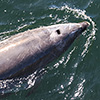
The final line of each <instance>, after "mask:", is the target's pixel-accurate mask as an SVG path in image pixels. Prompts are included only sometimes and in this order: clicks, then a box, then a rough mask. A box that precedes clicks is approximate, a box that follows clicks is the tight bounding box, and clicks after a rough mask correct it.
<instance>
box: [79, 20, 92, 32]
mask: <svg viewBox="0 0 100 100" xmlns="http://www.w3.org/2000/svg"><path fill="white" fill-rule="evenodd" d="M79 24H80V26H81V28H82V31H84V30H86V29H87V28H88V27H89V26H90V23H89V22H87V21H84V22H81V23H79Z"/></svg>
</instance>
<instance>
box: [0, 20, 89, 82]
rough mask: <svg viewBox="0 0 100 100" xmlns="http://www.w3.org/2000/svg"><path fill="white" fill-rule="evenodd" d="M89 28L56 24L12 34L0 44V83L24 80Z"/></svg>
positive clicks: (82, 25) (76, 24) (82, 23)
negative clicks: (20, 78) (22, 77)
mask: <svg viewBox="0 0 100 100" xmlns="http://www.w3.org/2000/svg"><path fill="white" fill-rule="evenodd" d="M88 26H89V23H88V22H86V21H84V22H81V23H66V24H57V25H51V26H46V27H40V28H36V29H32V30H28V31H25V32H22V33H19V34H16V35H14V36H12V37H10V38H8V39H6V40H4V41H1V42H0V80H3V79H9V78H14V77H21V76H26V75H28V74H29V73H32V72H35V71H36V70H38V69H41V68H43V67H45V66H46V65H47V64H48V63H50V62H51V61H52V60H54V59H55V58H57V57H59V56H60V55H61V54H62V53H64V52H65V51H66V50H67V49H68V48H69V46H70V45H71V44H72V43H73V41H74V40H75V39H76V38H77V37H78V36H79V35H80V34H81V33H82V32H83V31H84V30H86V29H87V27H88Z"/></svg>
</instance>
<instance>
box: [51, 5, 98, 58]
mask: <svg viewBox="0 0 100 100" xmlns="http://www.w3.org/2000/svg"><path fill="white" fill-rule="evenodd" d="M49 9H51V10H52V9H53V10H60V11H64V10H65V12H67V13H72V14H73V16H74V17H75V18H76V19H78V18H81V19H82V20H88V21H89V22H90V23H91V26H92V30H89V32H90V34H89V35H88V36H87V40H86V42H85V44H84V49H83V51H82V53H81V56H82V58H84V57H85V56H86V54H87V53H88V48H89V47H90V46H91V45H92V41H93V40H95V39H96V37H95V33H96V31H97V28H96V23H95V22H94V21H93V20H92V18H91V17H90V16H87V15H86V11H85V10H80V9H77V8H70V7H69V6H68V5H66V4H65V5H64V6H61V7H58V6H55V5H53V6H51V7H50V8H49ZM63 18H64V19H63V21H64V22H66V19H68V18H69V15H67V16H66V15H65V17H63ZM61 20H62V19H61ZM85 32H86V31H85Z"/></svg>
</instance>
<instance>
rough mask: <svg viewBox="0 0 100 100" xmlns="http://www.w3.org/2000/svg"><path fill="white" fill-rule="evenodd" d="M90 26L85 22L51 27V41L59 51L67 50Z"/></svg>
mask: <svg viewBox="0 0 100 100" xmlns="http://www.w3.org/2000/svg"><path fill="white" fill-rule="evenodd" d="M89 25H90V24H89V23H88V22H86V21H84V22H81V23H68V24H58V25H53V26H50V27H49V29H50V33H51V34H50V40H51V41H52V44H53V45H55V47H56V48H57V49H58V50H60V51H63V50H66V49H67V48H68V47H69V46H70V45H71V44H72V43H73V41H74V40H75V39H76V38H77V37H78V36H79V35H80V34H81V33H82V32H83V31H85V30H86V29H87V27H88V26H89Z"/></svg>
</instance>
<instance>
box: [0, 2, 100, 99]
mask: <svg viewBox="0 0 100 100" xmlns="http://www.w3.org/2000/svg"><path fill="white" fill-rule="evenodd" d="M99 10H100V0H0V41H2V40H5V39H6V38H9V37H10V36H12V35H15V34H18V33H20V32H23V31H26V30H28V29H34V28H37V27H40V26H47V25H53V24H58V23H68V22H82V21H88V22H90V24H91V25H90V27H89V29H88V30H87V31H85V32H84V33H83V35H81V36H80V37H79V38H78V39H77V40H75V42H74V43H73V44H72V45H71V47H70V48H69V49H68V50H67V51H66V52H65V53H64V54H62V55H61V56H60V57H59V58H58V59H56V60H55V61H53V62H52V63H50V64H49V65H48V66H47V68H45V70H46V74H44V75H43V76H42V78H41V81H40V82H38V83H37V85H36V88H35V89H34V78H33V76H29V77H28V78H27V79H25V80H24V81H23V80H7V81H4V82H1V81H0V93H3V94H4V95H1V96H0V100H100V73H99V71H100V68H99V67H100V63H99V59H100V57H99V56H100V39H99V37H100V29H99V28H100V17H99V15H100V11H99ZM29 81H31V82H30V83H29ZM7 82H8V83H9V84H10V85H9V84H8V85H6V86H5V83H7ZM21 82H23V83H21ZM13 83H15V85H14V86H13V85H12V84H13Z"/></svg>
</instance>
